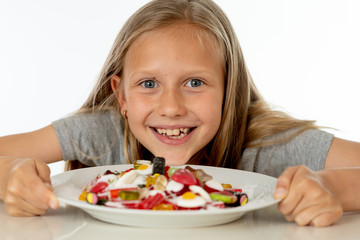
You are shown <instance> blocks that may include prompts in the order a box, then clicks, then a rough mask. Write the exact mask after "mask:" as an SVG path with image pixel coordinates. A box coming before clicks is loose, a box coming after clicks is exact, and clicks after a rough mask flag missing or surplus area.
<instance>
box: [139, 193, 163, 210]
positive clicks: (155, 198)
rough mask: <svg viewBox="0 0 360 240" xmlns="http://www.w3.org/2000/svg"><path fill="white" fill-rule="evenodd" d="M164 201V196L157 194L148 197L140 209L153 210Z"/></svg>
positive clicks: (140, 205) (140, 204)
mask: <svg viewBox="0 0 360 240" xmlns="http://www.w3.org/2000/svg"><path fill="white" fill-rule="evenodd" d="M163 200H164V195H162V194H161V193H156V194H155V195H151V196H148V197H147V198H146V199H144V200H142V201H141V202H140V203H139V208H140V209H152V208H153V207H155V206H156V205H158V204H160V203H161V202H162V201H163Z"/></svg>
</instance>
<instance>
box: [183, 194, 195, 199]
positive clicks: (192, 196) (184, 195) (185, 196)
mask: <svg viewBox="0 0 360 240" xmlns="http://www.w3.org/2000/svg"><path fill="white" fill-rule="evenodd" d="M195 198H196V194H195V193H193V192H186V193H184V194H183V195H182V199H186V200H191V199H195Z"/></svg>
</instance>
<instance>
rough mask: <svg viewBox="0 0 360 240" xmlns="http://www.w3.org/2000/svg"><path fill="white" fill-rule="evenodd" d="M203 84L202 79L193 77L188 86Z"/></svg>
mask: <svg viewBox="0 0 360 240" xmlns="http://www.w3.org/2000/svg"><path fill="white" fill-rule="evenodd" d="M203 84H204V82H203V81H201V80H200V79H196V78H194V79H191V80H190V81H188V82H187V83H186V86H187V87H200V86H201V85H203Z"/></svg>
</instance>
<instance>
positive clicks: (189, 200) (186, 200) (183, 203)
mask: <svg viewBox="0 0 360 240" xmlns="http://www.w3.org/2000/svg"><path fill="white" fill-rule="evenodd" d="M176 204H177V205H178V206H179V207H182V208H201V207H204V206H205V204H206V201H205V199H204V198H202V197H200V196H197V195H196V194H195V193H193V192H186V193H184V194H183V195H182V196H181V197H179V198H178V199H177V201H176Z"/></svg>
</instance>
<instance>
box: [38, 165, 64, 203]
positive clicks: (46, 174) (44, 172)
mask: <svg viewBox="0 0 360 240" xmlns="http://www.w3.org/2000/svg"><path fill="white" fill-rule="evenodd" d="M36 169H37V172H38V175H39V177H40V178H41V179H42V180H43V181H44V182H45V185H46V186H47V188H48V189H49V190H50V192H49V191H48V194H47V196H48V197H47V201H48V205H49V206H50V207H51V208H52V209H57V208H59V200H58V199H57V197H56V195H55V194H54V192H53V187H52V186H51V178H50V168H49V166H48V165H47V164H46V163H45V162H43V161H40V160H38V161H36Z"/></svg>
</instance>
